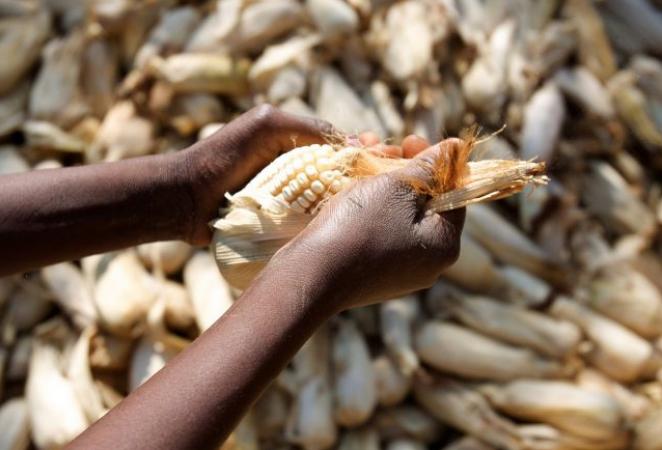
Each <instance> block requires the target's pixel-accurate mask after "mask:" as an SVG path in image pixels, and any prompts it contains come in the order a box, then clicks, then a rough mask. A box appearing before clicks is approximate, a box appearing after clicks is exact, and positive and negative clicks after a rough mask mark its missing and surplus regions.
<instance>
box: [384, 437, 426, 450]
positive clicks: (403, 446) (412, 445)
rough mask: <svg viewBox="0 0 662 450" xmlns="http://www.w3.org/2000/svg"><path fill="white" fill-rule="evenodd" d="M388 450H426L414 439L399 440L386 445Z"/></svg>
mask: <svg viewBox="0 0 662 450" xmlns="http://www.w3.org/2000/svg"><path fill="white" fill-rule="evenodd" d="M386 448H387V450H425V448H426V447H425V445H423V444H422V443H420V442H418V441H415V440H413V439H397V440H395V441H391V442H389V443H388V444H387V445H386Z"/></svg>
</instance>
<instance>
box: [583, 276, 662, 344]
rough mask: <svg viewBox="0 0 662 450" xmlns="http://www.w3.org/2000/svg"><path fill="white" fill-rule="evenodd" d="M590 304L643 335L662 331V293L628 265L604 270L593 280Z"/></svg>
mask: <svg viewBox="0 0 662 450" xmlns="http://www.w3.org/2000/svg"><path fill="white" fill-rule="evenodd" d="M589 289H590V293H589V298H588V304H589V305H590V306H591V308H593V309H595V310H597V311H599V312H601V313H602V314H604V315H605V316H607V317H609V318H611V319H613V320H615V321H616V322H618V323H621V324H623V325H625V326H626V327H628V328H630V329H631V330H633V331H634V332H636V333H637V334H639V335H640V336H643V337H646V338H655V337H657V336H659V335H660V334H661V333H662V293H660V291H659V290H658V289H657V288H656V287H655V285H654V284H653V283H651V282H650V281H648V279H647V278H646V277H645V276H643V275H642V274H641V273H639V272H638V271H636V270H634V269H632V268H631V267H629V266H628V265H627V264H618V265H617V266H611V267H607V268H605V269H603V270H602V271H601V272H600V274H599V275H598V276H597V277H596V278H595V279H594V280H592V281H591V284H590V288H589Z"/></svg>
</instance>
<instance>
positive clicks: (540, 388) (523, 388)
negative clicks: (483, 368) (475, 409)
mask: <svg viewBox="0 0 662 450" xmlns="http://www.w3.org/2000/svg"><path fill="white" fill-rule="evenodd" d="M480 390H481V392H482V393H483V394H485V395H486V397H487V398H488V400H489V401H490V403H491V404H492V405H493V406H494V407H495V408H497V409H498V410H500V411H503V412H505V413H506V414H508V415H510V416H513V417H516V418H518V419H525V420H528V421H534V422H542V423H547V424H550V425H552V426H554V427H556V428H557V429H559V430H562V431H565V432H568V433H570V434H572V435H574V436H578V437H581V438H587V439H606V438H607V437H616V436H618V435H619V434H621V433H624V432H625V421H624V417H623V412H622V411H621V408H620V406H619V404H618V403H617V402H616V400H614V399H613V398H612V397H611V396H609V395H607V394H604V393H598V392H592V391H588V390H585V389H582V388H580V387H578V386H576V385H574V384H572V383H568V382H564V381H547V380H527V379H525V378H522V379H519V380H515V381H511V382H510V383H507V384H505V385H488V386H483V387H481V389H480Z"/></svg>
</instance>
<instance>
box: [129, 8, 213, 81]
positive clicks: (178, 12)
mask: <svg viewBox="0 0 662 450" xmlns="http://www.w3.org/2000/svg"><path fill="white" fill-rule="evenodd" d="M199 22H200V13H199V12H198V11H197V10H196V9H195V8H193V7H191V6H182V7H179V8H173V9H171V10H168V11H165V12H164V14H163V15H162V16H161V18H160V20H159V22H158V23H157V24H156V26H155V27H154V28H152V31H151V32H150V33H149V36H148V38H147V39H146V40H145V42H144V43H143V44H142V46H141V47H140V49H139V50H138V52H137V53H136V57H135V60H134V62H133V65H134V67H137V68H143V67H145V66H146V65H147V63H148V62H149V60H150V59H151V58H152V57H154V56H161V55H163V54H164V53H165V52H173V51H177V50H180V49H182V48H183V47H184V45H186V42H187V41H188V40H189V38H190V36H191V34H192V33H193V32H194V31H195V29H196V26H197V25H198V24H199Z"/></svg>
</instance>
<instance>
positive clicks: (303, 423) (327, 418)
mask: <svg viewBox="0 0 662 450" xmlns="http://www.w3.org/2000/svg"><path fill="white" fill-rule="evenodd" d="M285 438H286V439H287V441H288V442H291V443H293V444H296V445H299V446H301V447H303V448H304V449H305V450H324V449H327V448H330V447H331V446H332V445H333V444H334V443H335V441H336V438H337V430H336V424H335V422H334V420H333V394H332V393H331V389H330V387H329V384H328V381H327V379H326V376H325V375H317V376H313V377H312V378H310V379H308V381H307V382H305V383H303V385H301V386H300V388H299V392H298V393H297V396H296V398H295V403H294V406H293V407H292V410H291V411H290V416H289V419H288V423H287V428H286V432H285Z"/></svg>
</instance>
